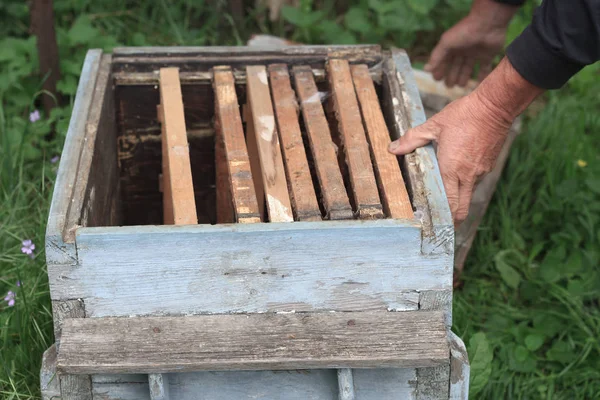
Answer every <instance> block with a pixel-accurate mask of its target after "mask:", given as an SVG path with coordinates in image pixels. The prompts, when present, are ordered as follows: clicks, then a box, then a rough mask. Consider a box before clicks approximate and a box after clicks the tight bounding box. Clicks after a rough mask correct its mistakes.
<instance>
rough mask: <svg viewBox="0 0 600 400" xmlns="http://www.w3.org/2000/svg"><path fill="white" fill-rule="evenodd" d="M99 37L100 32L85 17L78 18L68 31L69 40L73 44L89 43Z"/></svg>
mask: <svg viewBox="0 0 600 400" xmlns="http://www.w3.org/2000/svg"><path fill="white" fill-rule="evenodd" d="M99 35H100V31H98V30H97V29H96V28H94V27H93V26H92V21H91V20H90V18H89V17H88V16H87V15H81V16H79V17H78V18H77V19H76V20H75V22H74V23H73V25H72V26H71V29H69V40H70V41H71V43H74V44H85V43H89V42H90V41H92V40H93V39H95V38H96V37H97V36H99Z"/></svg>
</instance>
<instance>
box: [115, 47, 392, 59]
mask: <svg viewBox="0 0 600 400" xmlns="http://www.w3.org/2000/svg"><path fill="white" fill-rule="evenodd" d="M113 54H114V56H115V57H116V58H121V57H133V56H138V57H160V56H177V55H180V56H181V55H183V56H190V57H194V56H195V57H205V56H210V55H214V56H217V55H221V56H225V57H229V56H232V55H247V56H257V57H260V56H261V55H277V56H287V57H289V56H294V55H318V56H321V57H323V60H324V59H325V58H326V57H327V56H331V55H332V54H333V55H335V56H337V57H338V58H343V57H344V55H347V57H349V60H351V61H359V60H361V59H363V58H367V59H369V58H371V59H373V60H374V61H375V60H379V59H381V46H379V45H372V44H368V45H310V46H306V45H299V46H287V47H283V48H273V47H271V46H265V47H260V46H175V47H171V46H146V47H144V46H136V47H115V48H114V49H113Z"/></svg>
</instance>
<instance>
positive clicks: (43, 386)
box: [40, 344, 60, 400]
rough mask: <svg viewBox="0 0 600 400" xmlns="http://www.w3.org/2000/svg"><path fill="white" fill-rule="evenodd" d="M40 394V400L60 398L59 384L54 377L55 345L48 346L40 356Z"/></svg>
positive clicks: (55, 376)
mask: <svg viewBox="0 0 600 400" xmlns="http://www.w3.org/2000/svg"><path fill="white" fill-rule="evenodd" d="M40 392H41V394H42V400H56V399H58V398H60V382H59V379H58V377H57V375H56V345H55V344H53V345H52V346H50V347H49V348H48V349H47V350H46V351H45V352H44V355H43V356H42V367H41V368H40Z"/></svg>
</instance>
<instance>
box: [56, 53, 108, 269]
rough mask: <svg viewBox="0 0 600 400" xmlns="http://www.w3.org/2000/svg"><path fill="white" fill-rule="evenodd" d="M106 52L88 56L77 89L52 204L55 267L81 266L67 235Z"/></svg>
mask: <svg viewBox="0 0 600 400" xmlns="http://www.w3.org/2000/svg"><path fill="white" fill-rule="evenodd" d="M101 58H102V50H97V49H95V50H89V51H88V52H87V54H86V56H85V61H84V63H83V68H82V70H81V78H80V79H79V85H78V86H77V93H76V95H75V103H74V104H73V112H72V113H71V120H70V122H69V129H68V130H67V137H66V139H65V146H64V148H63V152H62V154H61V157H60V164H59V167H58V172H57V174H56V180H55V183H54V192H53V194H52V203H51V205H50V212H49V216H48V225H47V227H46V246H45V247H46V248H45V251H46V262H47V263H48V266H49V268H51V265H54V264H65V263H69V264H73V263H77V251H76V249H75V245H74V243H73V242H66V241H65V240H64V239H65V238H64V232H65V229H66V219H67V214H68V210H69V207H71V203H72V202H71V199H72V196H73V188H74V187H75V180H76V177H77V168H78V164H79V157H80V155H81V151H82V147H83V142H84V139H85V124H86V121H87V116H88V114H89V111H90V106H91V103H92V97H93V95H94V87H95V85H96V79H97V76H98V69H99V68H100V61H101Z"/></svg>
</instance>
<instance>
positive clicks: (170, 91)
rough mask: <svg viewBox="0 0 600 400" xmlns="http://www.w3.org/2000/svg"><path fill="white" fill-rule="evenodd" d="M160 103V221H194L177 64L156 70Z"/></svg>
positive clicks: (195, 217) (183, 222)
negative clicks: (161, 160) (161, 166)
mask: <svg viewBox="0 0 600 400" xmlns="http://www.w3.org/2000/svg"><path fill="white" fill-rule="evenodd" d="M160 104H161V105H160V107H159V119H160V120H161V122H162V149H163V170H162V176H163V207H164V223H165V224H169V225H172V224H175V225H190V224H197V223H198V217H197V215H196V200H195V198H194V185H193V183H192V169H191V166H190V150H189V146H188V141H187V132H186V129H185V117H184V114H183V100H182V97H181V85H180V83H179V71H178V70H177V68H163V69H161V70H160Z"/></svg>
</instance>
